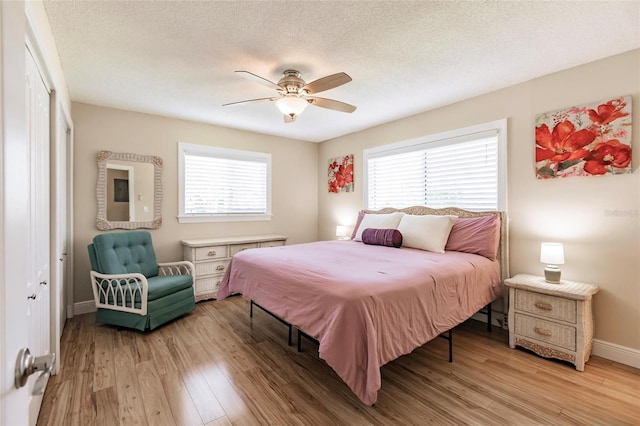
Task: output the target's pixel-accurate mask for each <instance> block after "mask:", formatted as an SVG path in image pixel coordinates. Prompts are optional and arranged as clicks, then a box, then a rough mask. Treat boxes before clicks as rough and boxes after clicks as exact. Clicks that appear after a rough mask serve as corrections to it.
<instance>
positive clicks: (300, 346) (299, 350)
mask: <svg viewBox="0 0 640 426" xmlns="http://www.w3.org/2000/svg"><path fill="white" fill-rule="evenodd" d="M298 352H302V332H300V329H298Z"/></svg>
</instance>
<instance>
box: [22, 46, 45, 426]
mask: <svg viewBox="0 0 640 426" xmlns="http://www.w3.org/2000/svg"><path fill="white" fill-rule="evenodd" d="M25 57H26V65H25V66H26V100H27V106H26V111H27V129H28V132H29V134H28V143H29V151H30V152H29V156H30V159H29V181H30V197H29V198H30V206H29V210H30V211H29V228H30V229H29V234H30V235H29V253H28V254H29V262H28V268H29V278H28V280H27V284H26V286H27V297H28V305H27V316H28V324H29V331H28V338H29V345H28V347H29V349H30V350H31V353H32V354H33V355H34V356H40V355H45V354H48V353H49V352H50V348H51V339H50V331H51V330H50V321H51V316H50V303H51V302H50V291H49V289H50V287H51V286H50V281H51V279H50V276H49V274H50V257H49V254H50V251H49V250H50V247H49V244H50V238H51V237H50V233H49V220H50V213H49V212H50V205H49V190H50V188H49V181H50V180H49V179H50V176H49V161H50V159H49V145H50V138H49V126H50V120H49V92H48V91H47V88H46V86H45V84H44V82H43V81H42V77H41V76H40V72H39V71H38V67H37V66H36V62H35V60H34V59H33V56H32V55H31V52H29V49H27V52H26V54H25ZM37 377H38V375H37V374H34V375H32V377H30V378H29V383H28V388H29V389H30V391H31V390H32V389H33V386H34V385H35V382H36V378H37ZM30 393H31V392H30ZM41 403H42V394H39V395H33V394H32V395H31V400H30V402H29V424H32V425H34V424H35V423H36V421H37V419H38V413H39V412H40V404H41Z"/></svg>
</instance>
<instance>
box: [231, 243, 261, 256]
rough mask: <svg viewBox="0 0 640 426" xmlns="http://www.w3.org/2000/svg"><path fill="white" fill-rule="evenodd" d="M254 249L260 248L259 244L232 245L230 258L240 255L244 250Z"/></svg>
mask: <svg viewBox="0 0 640 426" xmlns="http://www.w3.org/2000/svg"><path fill="white" fill-rule="evenodd" d="M252 248H258V243H252V244H235V245H232V246H231V250H230V251H231V253H229V256H233V255H234V254H236V253H239V252H241V251H242V250H246V249H252Z"/></svg>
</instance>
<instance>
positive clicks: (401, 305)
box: [218, 207, 508, 405]
mask: <svg viewBox="0 0 640 426" xmlns="http://www.w3.org/2000/svg"><path fill="white" fill-rule="evenodd" d="M396 212H400V213H404V214H408V215H452V214H453V215H455V216H457V217H459V218H473V217H483V216H490V215H493V216H496V217H497V218H498V220H499V232H498V234H499V235H498V236H497V238H498V242H499V245H498V249H497V251H496V256H495V258H494V259H491V258H487V257H485V256H481V255H479V254H473V253H467V252H459V251H446V252H444V253H433V252H430V251H425V250H419V249H415V248H407V247H402V248H395V247H387V246H382V245H369V244H363V243H362V242H356V241H351V240H346V241H320V242H315V243H307V244H297V245H291V246H283V247H271V248H265V249H258V250H246V251H243V252H240V253H238V254H236V255H235V256H234V257H233V258H232V260H231V264H230V265H229V267H228V268H227V271H226V273H225V276H224V278H223V280H222V283H221V285H220V289H219V291H218V299H224V298H225V297H228V296H230V295H232V294H238V293H240V294H243V295H244V296H245V297H247V298H249V299H250V300H251V301H252V304H253V303H254V302H255V303H256V304H257V305H259V306H260V307H262V308H264V309H265V310H267V311H269V312H270V313H272V314H273V315H275V316H277V317H279V318H280V319H282V320H283V321H285V322H286V323H289V324H292V325H293V326H295V327H296V328H298V329H299V330H301V331H302V332H303V333H304V334H306V335H308V336H310V337H312V338H314V339H316V340H317V341H318V342H319V356H320V358H322V359H324V360H325V361H326V362H327V364H328V365H329V366H331V367H332V368H333V369H334V370H335V371H336V373H337V374H338V375H339V376H340V377H341V378H342V379H343V380H344V382H345V383H346V384H347V385H348V386H349V387H350V388H351V390H352V391H353V392H354V393H355V394H356V395H357V396H358V398H360V400H361V401H362V402H363V403H365V404H367V405H372V404H374V403H375V402H376V400H377V394H378V390H379V389H380V387H381V377H380V367H381V366H383V365H384V364H386V363H387V362H390V361H392V360H394V359H396V358H398V357H399V356H401V355H404V354H407V353H410V352H411V351H413V350H414V349H416V348H418V347H420V346H422V345H423V344H424V343H426V342H428V341H430V340H432V339H433V338H435V337H437V336H438V335H440V334H442V333H445V332H447V331H449V330H451V329H452V328H453V327H455V326H456V325H458V324H460V323H461V322H463V321H465V320H467V319H468V318H470V317H471V316H472V315H473V314H475V313H476V312H478V311H479V310H480V309H481V308H483V307H484V306H486V305H487V304H490V303H491V302H492V301H494V300H496V299H497V298H498V297H500V296H501V295H502V280H503V278H506V277H507V276H508V270H507V265H508V261H507V259H506V253H507V250H506V241H507V238H506V226H505V224H504V223H505V222H504V219H505V217H504V214H503V213H500V212H468V211H465V210H460V209H429V208H426V207H412V208H408V209H401V210H397V209H383V210H379V211H364V212H363V213H365V214H369V215H375V214H380V215H388V214H390V213H396ZM361 217H362V216H361ZM380 217H382V216H380ZM363 223H364V222H363Z"/></svg>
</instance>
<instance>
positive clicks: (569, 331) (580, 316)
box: [505, 274, 598, 371]
mask: <svg viewBox="0 0 640 426" xmlns="http://www.w3.org/2000/svg"><path fill="white" fill-rule="evenodd" d="M505 285H506V286H507V287H509V346H510V347H512V348H515V347H516V346H522V347H524V348H527V349H529V350H531V351H533V352H535V353H537V354H538V355H541V356H543V357H546V358H558V359H562V360H565V361H569V362H571V363H572V364H574V365H575V366H576V370H578V371H583V370H584V363H585V362H587V361H588V360H589V356H590V355H591V345H592V340H593V314H592V311H591V299H592V296H593V295H594V294H596V293H597V292H598V287H596V286H594V285H591V284H584V283H578V282H573V281H566V280H562V281H561V282H560V284H552V283H548V282H546V281H545V279H544V278H543V277H538V276H534V275H525V274H520V275H516V276H515V277H512V278H508V279H506V280H505Z"/></svg>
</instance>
